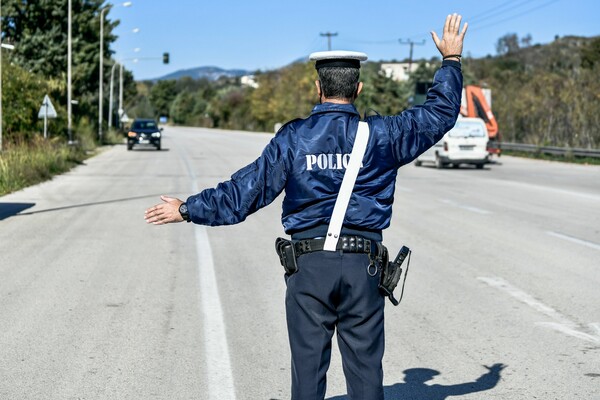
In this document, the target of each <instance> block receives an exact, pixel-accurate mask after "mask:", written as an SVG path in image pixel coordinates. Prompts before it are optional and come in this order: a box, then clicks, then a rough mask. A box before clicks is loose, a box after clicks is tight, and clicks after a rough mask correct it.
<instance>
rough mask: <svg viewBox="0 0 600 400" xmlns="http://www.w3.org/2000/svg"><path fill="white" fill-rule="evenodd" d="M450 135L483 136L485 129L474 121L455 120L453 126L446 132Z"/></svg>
mask: <svg viewBox="0 0 600 400" xmlns="http://www.w3.org/2000/svg"><path fill="white" fill-rule="evenodd" d="M448 136H450V137H485V136H486V131H485V128H484V127H483V126H482V125H481V123H479V122H476V121H460V120H459V121H456V125H454V128H452V130H451V131H450V132H449V133H448Z"/></svg>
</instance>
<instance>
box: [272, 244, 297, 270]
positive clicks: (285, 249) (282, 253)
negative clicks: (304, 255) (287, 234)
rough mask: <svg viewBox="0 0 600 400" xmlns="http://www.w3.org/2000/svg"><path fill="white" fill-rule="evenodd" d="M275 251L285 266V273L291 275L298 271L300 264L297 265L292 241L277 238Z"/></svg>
mask: <svg viewBox="0 0 600 400" xmlns="http://www.w3.org/2000/svg"><path fill="white" fill-rule="evenodd" d="M275 251H276V252H277V255H278V256H279V262H281V265H282V266H283V269H284V270H285V273H286V274H288V275H291V274H293V273H295V272H296V271H298V264H297V263H296V249H295V248H294V243H292V241H290V240H287V239H284V238H277V239H276V240H275Z"/></svg>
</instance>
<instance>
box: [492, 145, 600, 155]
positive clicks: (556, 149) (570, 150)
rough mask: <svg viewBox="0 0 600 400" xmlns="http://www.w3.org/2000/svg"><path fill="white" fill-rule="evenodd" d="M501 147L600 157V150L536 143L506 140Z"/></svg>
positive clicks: (504, 148) (532, 151)
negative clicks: (539, 144) (507, 141)
mask: <svg viewBox="0 0 600 400" xmlns="http://www.w3.org/2000/svg"><path fill="white" fill-rule="evenodd" d="M500 147H501V148H502V149H503V150H515V151H525V152H528V153H544V154H552V155H555V156H567V155H569V156H570V155H572V156H575V157H592V158H600V150H594V149H578V148H571V147H553V146H537V145H535V144H521V143H505V142H502V143H501V145H500Z"/></svg>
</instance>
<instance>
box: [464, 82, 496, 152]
mask: <svg viewBox="0 0 600 400" xmlns="http://www.w3.org/2000/svg"><path fill="white" fill-rule="evenodd" d="M460 114H461V115H462V116H464V117H468V118H480V119H482V120H483V121H484V122H485V127H486V129H487V134H488V139H489V141H488V146H487V147H488V153H489V154H490V155H497V156H500V154H501V152H502V150H501V147H500V132H499V131H498V122H497V121H496V118H495V117H494V113H492V91H491V90H490V89H484V88H482V87H480V86H476V85H466V86H465V87H464V89H463V93H462V101H461V107H460Z"/></svg>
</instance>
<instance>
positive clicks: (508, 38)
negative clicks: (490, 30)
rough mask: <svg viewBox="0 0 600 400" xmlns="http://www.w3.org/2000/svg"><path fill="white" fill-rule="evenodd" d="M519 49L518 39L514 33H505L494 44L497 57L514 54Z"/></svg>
mask: <svg viewBox="0 0 600 400" xmlns="http://www.w3.org/2000/svg"><path fill="white" fill-rule="evenodd" d="M519 48H520V46H519V37H518V36H517V34H516V33H507V34H506V35H504V36H502V37H501V38H500V39H498V42H497V43H496V52H497V53H498V54H499V55H504V54H510V53H515V52H517V51H518V50H519Z"/></svg>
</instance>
